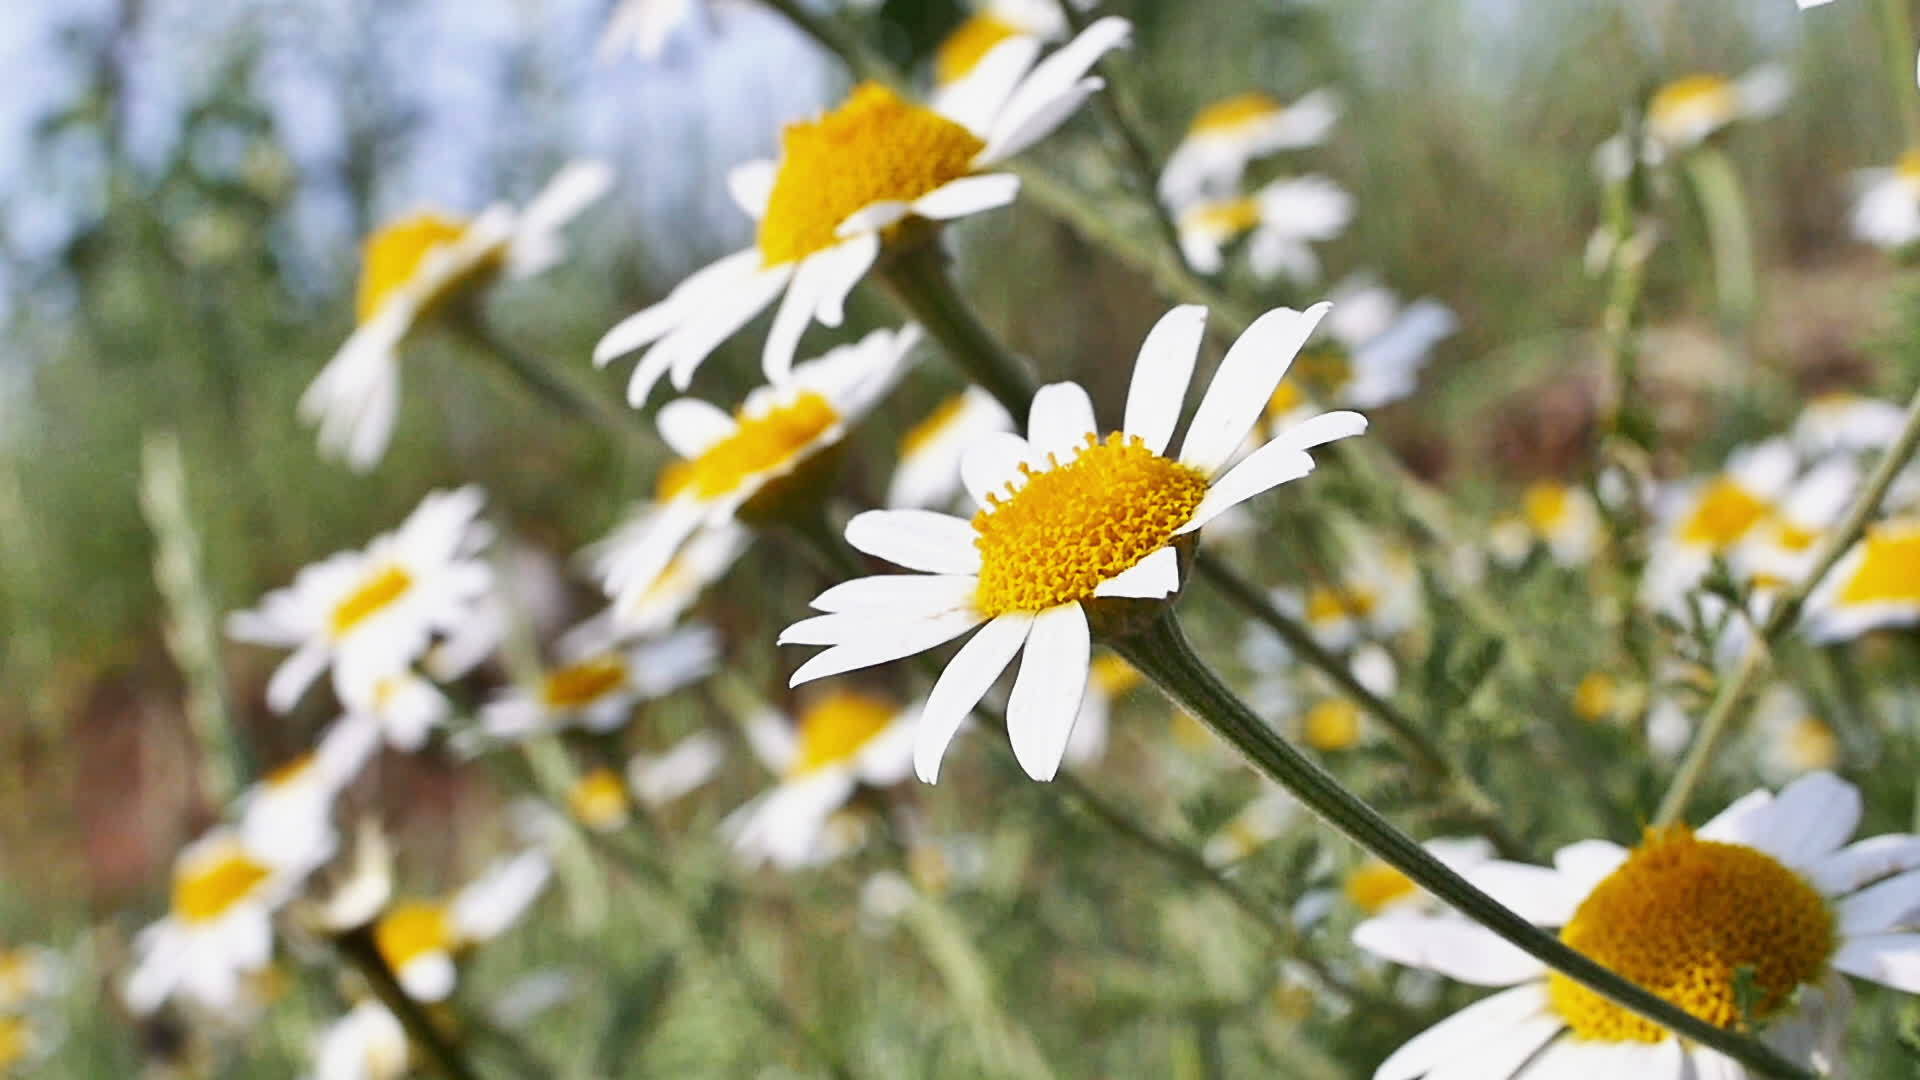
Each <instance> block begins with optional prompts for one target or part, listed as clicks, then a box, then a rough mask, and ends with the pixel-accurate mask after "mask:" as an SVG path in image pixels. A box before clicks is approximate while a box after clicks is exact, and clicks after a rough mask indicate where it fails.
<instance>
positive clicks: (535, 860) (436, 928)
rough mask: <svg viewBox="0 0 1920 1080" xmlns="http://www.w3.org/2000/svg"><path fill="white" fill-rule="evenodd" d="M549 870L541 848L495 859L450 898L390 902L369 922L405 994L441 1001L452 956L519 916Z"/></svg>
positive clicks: (451, 975) (452, 973)
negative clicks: (373, 920)
mask: <svg viewBox="0 0 1920 1080" xmlns="http://www.w3.org/2000/svg"><path fill="white" fill-rule="evenodd" d="M552 873H553V868H552V865H551V863H549V861H548V859H547V856H546V854H545V853H544V852H541V851H537V850H536V851H523V852H521V853H520V854H518V855H512V856H508V857H505V858H502V859H498V860H496V861H495V862H494V863H493V865H492V866H489V867H488V868H487V869H486V870H484V871H483V872H482V873H481V874H480V876H479V877H477V878H475V879H473V880H472V881H470V882H468V883H467V884H466V885H465V886H464V887H463V888H461V890H460V891H459V892H457V893H455V894H454V895H453V896H452V897H451V898H450V899H447V900H402V901H400V902H398V903H395V904H393V905H391V906H390V907H388V908H387V910H386V911H384V912H382V913H381V915H380V917H379V919H378V920H377V921H376V922H375V923H374V924H373V940H374V944H375V945H377V946H379V948H380V956H381V958H382V959H384V960H385V961H386V962H387V967H388V968H389V969H391V970H392V971H393V975H394V978H395V979H397V980H399V982H400V987H401V989H403V990H405V991H406V992H407V996H408V997H411V998H413V999H414V1000H416V1001H428V1002H432V1001H444V1000H446V998H447V996H448V995H449V994H452V993H453V987H454V982H455V981H456V968H455V964H454V961H455V958H456V957H458V956H459V955H460V954H461V953H462V952H464V951H466V950H467V949H469V948H472V947H473V946H475V945H479V944H482V943H484V942H488V941H492V940H493V939H494V938H496V937H499V936H500V935H501V934H503V933H505V932H506V931H507V929H508V928H509V927H511V926H512V925H513V924H514V923H516V922H518V921H519V920H520V916H522V915H524V914H525V913H526V911H527V909H528V908H529V907H531V906H533V902H534V901H535V900H536V899H538V898H539V896H540V893H541V890H543V889H545V888H546V887H547V879H548V878H549V877H551V876H552Z"/></svg>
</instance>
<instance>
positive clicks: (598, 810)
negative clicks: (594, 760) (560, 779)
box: [567, 767, 628, 829]
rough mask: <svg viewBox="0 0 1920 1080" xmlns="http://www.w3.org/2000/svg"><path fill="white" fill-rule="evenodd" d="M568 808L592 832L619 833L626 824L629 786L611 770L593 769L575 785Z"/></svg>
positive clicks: (568, 796) (568, 795) (569, 795)
mask: <svg viewBox="0 0 1920 1080" xmlns="http://www.w3.org/2000/svg"><path fill="white" fill-rule="evenodd" d="M567 805H568V807H569V808H571V809H572V810H573V816H574V818H575V820H577V821H579V822H580V824H582V825H585V826H586V827H587V828H589V829H617V828H619V827H620V826H621V825H624V824H626V821H627V807H628V804H627V785H626V784H625V783H623V782H621V780H620V774H619V773H616V772H614V771H613V770H612V769H608V768H605V767H602V768H598V769H594V770H593V771H592V772H589V773H587V774H586V775H585V776H582V777H581V778H580V779H579V780H578V781H576V782H575V783H574V785H573V790H572V791H570V792H568V793H567Z"/></svg>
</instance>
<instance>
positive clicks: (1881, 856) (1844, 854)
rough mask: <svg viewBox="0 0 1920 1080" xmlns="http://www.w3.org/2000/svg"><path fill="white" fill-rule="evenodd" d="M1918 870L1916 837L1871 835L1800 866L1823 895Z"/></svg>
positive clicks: (1918, 840) (1919, 844) (1919, 849)
mask: <svg viewBox="0 0 1920 1080" xmlns="http://www.w3.org/2000/svg"><path fill="white" fill-rule="evenodd" d="M1915 869H1920V836H1907V835H1892V836H1875V837H1871V838H1869V839H1866V840H1861V841H1859V842H1857V843H1854V844H1849V845H1847V846H1846V847H1843V848H1841V849H1840V850H1839V851H1836V852H1834V853H1833V854H1831V855H1828V856H1827V857H1825V858H1823V859H1820V860H1818V861H1816V862H1814V863H1812V864H1811V865H1808V866H1807V867H1805V868H1804V872H1805V873H1806V875H1807V877H1808V879H1810V880H1811V881H1812V882H1813V884H1814V887H1815V888H1817V889H1819V890H1820V891H1821V892H1822V893H1824V894H1826V895H1827V896H1845V895H1846V894H1848V893H1850V892H1853V891H1854V890H1855V889H1858V888H1860V887H1861V886H1862V885H1865V884H1867V883H1868V882H1870V881H1877V880H1879V879H1880V878H1883V877H1886V876H1887V875H1889V874H1897V873H1901V872H1902V871H1906V870H1915Z"/></svg>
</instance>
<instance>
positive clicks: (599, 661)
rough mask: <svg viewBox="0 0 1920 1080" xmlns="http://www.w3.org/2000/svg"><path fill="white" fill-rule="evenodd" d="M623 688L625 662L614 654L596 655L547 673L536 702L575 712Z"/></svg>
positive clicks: (624, 683)
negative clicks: (574, 710) (538, 700)
mask: <svg viewBox="0 0 1920 1080" xmlns="http://www.w3.org/2000/svg"><path fill="white" fill-rule="evenodd" d="M625 685H627V662H626V661H625V660H623V659H621V658H620V657H619V656H615V655H607V656H596V657H593V658H592V659H590V660H582V661H580V662H579V663H577V664H568V665H567V666H565V667H559V668H554V669H553V670H552V671H549V672H547V677H546V678H545V679H544V680H542V682H541V684H540V702H541V704H543V705H545V706H547V707H548V708H550V709H578V708H580V707H582V706H585V705H591V704H593V703H594V702H596V701H599V700H600V699H601V698H603V697H606V696H607V695H608V694H611V693H613V692H614V691H615V690H618V689H620V688H621V687H623V686H625Z"/></svg>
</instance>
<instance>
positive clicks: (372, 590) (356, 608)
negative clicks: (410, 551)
mask: <svg viewBox="0 0 1920 1080" xmlns="http://www.w3.org/2000/svg"><path fill="white" fill-rule="evenodd" d="M411 588H413V575H412V574H409V573H407V571H406V570H405V568H403V567H399V566H395V565H393V564H391V563H389V564H387V565H385V566H382V567H381V568H380V569H378V570H376V571H374V572H373V573H372V574H370V575H368V576H367V577H366V579H365V580H363V581H362V582H361V583H360V587H359V588H357V589H355V590H353V591H352V592H350V593H348V594H347V598H346V599H344V600H342V601H340V603H339V604H338V605H336V606H335V607H334V609H333V616H332V617H331V618H330V619H329V620H328V626H329V628H330V629H331V630H332V631H333V636H334V637H336V638H340V637H345V636H347V634H348V632H350V631H351V630H352V629H353V628H354V627H356V626H359V625H360V624H361V623H363V622H365V621H367V620H368V619H370V618H372V617H373V616H374V615H377V614H379V613H380V612H381V611H383V610H385V609H386V608H388V607H390V606H391V605H392V604H393V602H394V601H396V600H398V599H400V598H401V597H402V596H405V595H406V593H407V590H408V589H411Z"/></svg>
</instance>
